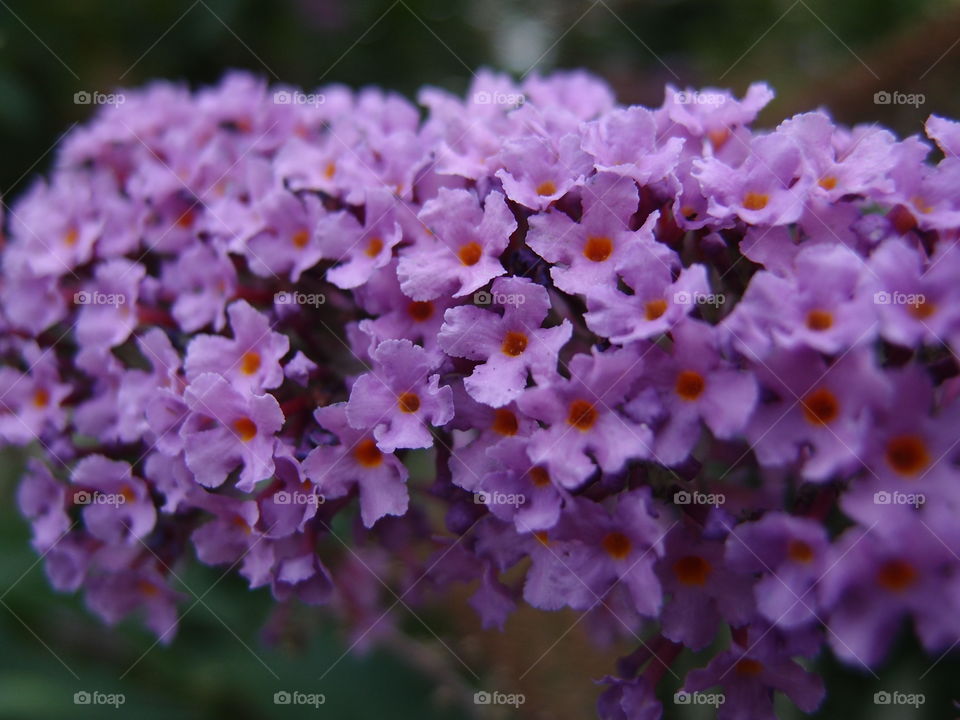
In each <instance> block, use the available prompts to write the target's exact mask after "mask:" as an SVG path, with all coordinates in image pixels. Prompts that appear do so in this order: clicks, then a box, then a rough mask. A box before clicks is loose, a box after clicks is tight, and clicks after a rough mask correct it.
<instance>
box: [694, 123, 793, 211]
mask: <svg viewBox="0 0 960 720" xmlns="http://www.w3.org/2000/svg"><path fill="white" fill-rule="evenodd" d="M694 166H695V169H694V175H695V176H696V177H697V178H698V179H699V180H700V186H701V189H702V191H703V194H704V196H705V197H707V198H708V199H709V200H710V207H709V210H708V212H709V213H710V214H711V215H713V216H714V217H717V218H721V219H723V218H728V217H730V216H732V215H737V216H738V217H739V218H740V219H741V220H743V221H744V222H746V223H749V224H751V225H786V224H789V223H792V222H796V221H797V220H798V219H799V218H800V214H801V212H802V211H803V205H804V202H805V201H806V196H807V193H808V191H809V185H810V181H809V178H808V177H807V175H806V173H805V172H804V170H805V169H804V167H803V158H802V155H801V153H800V150H799V148H798V147H797V144H796V141H794V140H793V139H792V138H790V137H789V136H787V135H785V134H783V133H773V134H770V135H761V136H758V137H756V138H754V139H753V141H752V142H751V143H750V147H749V154H748V155H747V157H746V159H745V160H744V161H743V163H742V164H740V165H739V166H737V167H731V166H730V165H727V164H726V163H725V162H722V161H721V160H718V159H716V158H711V159H705V160H703V161H701V162H698V163H694Z"/></svg>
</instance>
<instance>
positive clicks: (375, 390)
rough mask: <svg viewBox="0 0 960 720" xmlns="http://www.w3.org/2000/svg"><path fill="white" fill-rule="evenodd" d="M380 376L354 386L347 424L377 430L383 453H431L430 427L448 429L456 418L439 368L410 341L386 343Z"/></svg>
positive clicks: (378, 355)
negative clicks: (418, 450)
mask: <svg viewBox="0 0 960 720" xmlns="http://www.w3.org/2000/svg"><path fill="white" fill-rule="evenodd" d="M373 360H374V370H372V371H371V372H368V373H364V374H363V375H361V376H360V377H359V378H357V381H356V382H355V383H354V384H353V388H352V389H351V391H350V401H349V402H348V403H347V420H348V421H349V422H350V425H351V426H352V427H354V428H356V429H357V430H364V429H367V428H373V436H374V438H376V441H377V447H379V448H380V450H381V451H383V452H385V453H392V452H393V451H394V450H396V449H397V448H419V447H430V446H431V445H432V444H433V438H432V437H431V435H430V430H429V429H428V427H427V425H428V424H429V425H434V426H440V425H445V424H446V423H448V422H449V421H450V418H452V417H453V402H452V400H451V391H450V388H449V387H446V386H444V387H440V385H439V382H440V376H439V375H438V374H436V373H434V372H433V371H434V370H435V369H436V366H435V365H434V363H433V362H432V360H431V359H430V357H429V356H428V355H427V353H426V352H425V351H424V350H423V348H421V347H419V346H418V345H414V344H413V343H411V342H410V341H409V340H384V341H383V342H382V343H380V345H378V346H377V349H376V350H375V351H374V353H373Z"/></svg>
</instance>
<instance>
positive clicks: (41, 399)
mask: <svg viewBox="0 0 960 720" xmlns="http://www.w3.org/2000/svg"><path fill="white" fill-rule="evenodd" d="M33 404H34V405H35V406H37V407H38V408H45V407H46V406H47V405H49V404H50V393H48V392H47V391H46V390H44V389H43V388H38V389H37V391H36V392H35V393H34V394H33Z"/></svg>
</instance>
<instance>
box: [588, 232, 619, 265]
mask: <svg viewBox="0 0 960 720" xmlns="http://www.w3.org/2000/svg"><path fill="white" fill-rule="evenodd" d="M612 253H613V241H612V240H611V239H610V238H608V237H607V236H606V235H591V236H590V237H588V238H587V242H586V244H585V245H584V246H583V256H584V257H585V258H587V260H592V261H593V262H603V261H604V260H606V259H607V258H609V257H610V255H611V254H612Z"/></svg>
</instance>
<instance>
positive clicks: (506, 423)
mask: <svg viewBox="0 0 960 720" xmlns="http://www.w3.org/2000/svg"><path fill="white" fill-rule="evenodd" d="M491 427H492V428H493V431H494V432H495V433H497V434H498V435H505V436H507V437H510V436H512V435H516V434H517V431H518V430H519V429H520V423H519V422H518V421H517V416H516V415H515V414H514V413H513V411H512V410H507V409H506V408H499V409H498V410H495V411H494V413H493V425H492V426H491Z"/></svg>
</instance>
